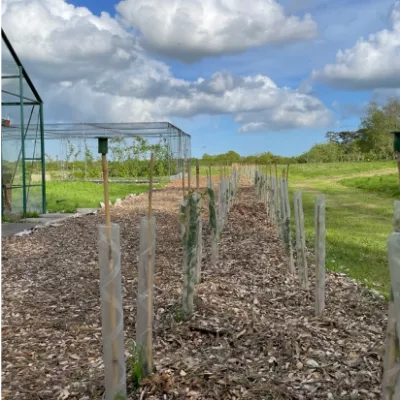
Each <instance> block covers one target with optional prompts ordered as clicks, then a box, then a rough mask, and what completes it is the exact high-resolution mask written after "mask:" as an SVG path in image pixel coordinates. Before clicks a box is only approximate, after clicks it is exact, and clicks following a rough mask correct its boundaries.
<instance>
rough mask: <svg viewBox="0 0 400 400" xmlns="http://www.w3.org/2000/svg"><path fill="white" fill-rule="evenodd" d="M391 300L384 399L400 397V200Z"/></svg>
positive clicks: (391, 251)
mask: <svg viewBox="0 0 400 400" xmlns="http://www.w3.org/2000/svg"><path fill="white" fill-rule="evenodd" d="M387 246H388V259H389V269H390V281H391V288H390V301H389V315H388V322H387V329H386V348H385V357H384V360H383V382H382V398H383V400H397V399H398V398H399V397H400V362H399V359H398V357H399V354H400V201H395V202H394V232H392V233H391V234H390V235H389V238H388V241H387Z"/></svg>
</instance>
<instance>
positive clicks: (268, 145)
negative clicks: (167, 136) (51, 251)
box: [2, 0, 400, 156]
mask: <svg viewBox="0 0 400 400" xmlns="http://www.w3.org/2000/svg"><path fill="white" fill-rule="evenodd" d="M38 1H39V0H23V1H22V3H20V4H19V7H20V8H19V9H18V8H17V6H16V5H15V4H13V1H12V0H5V1H4V2H3V3H5V4H6V5H7V7H5V9H4V10H2V14H3V20H4V14H5V13H9V15H10V16H13V18H17V17H21V16H25V15H29V16H30V17H31V20H32V19H33V21H34V19H35V18H37V19H38V21H37V23H35V22H33V23H31V24H30V25H31V26H30V30H31V33H32V32H33V34H36V35H38V36H40V38H41V40H42V41H43V42H42V44H41V46H40V47H39V48H38V49H37V50H36V54H34V51H35V49H33V48H30V47H29V46H27V45H24V44H23V43H24V42H23V39H24V36H23V35H24V33H23V32H22V28H21V32H19V31H18V29H17V30H15V28H14V29H13V31H12V38H11V39H12V41H13V43H14V47H15V48H16V49H17V51H18V52H19V54H20V56H21V58H22V59H23V60H26V64H27V68H28V71H29V72H30V74H31V78H32V79H33V80H34V81H37V82H38V85H39V87H40V88H41V89H42V90H41V93H43V97H44V101H45V104H46V107H47V109H46V108H45V115H46V117H47V119H48V120H49V119H50V120H52V121H53V120H54V121H56V120H57V121H60V120H63V121H66V120H68V119H69V120H71V119H72V120H74V121H76V122H84V121H85V120H94V119H95V120H98V121H105V120H113V121H128V120H136V119H138V118H139V119H143V120H146V118H147V119H168V120H170V121H172V122H173V123H175V124H176V125H178V126H179V127H181V128H182V129H183V130H185V131H186V132H188V133H190V134H191V135H192V147H193V149H192V154H193V155H194V156H201V155H202V153H204V152H206V153H208V154H216V153H220V152H225V151H228V150H235V151H237V152H239V153H240V154H242V155H247V154H254V153H260V152H264V151H272V152H273V153H276V154H281V155H288V156H290V155H296V154H300V153H302V152H304V151H307V150H308V149H309V148H310V147H311V146H312V145H313V144H315V143H321V142H323V141H324V140H325V139H324V135H325V133H326V132H327V131H328V130H341V129H343V130H344V129H356V128H357V127H358V126H359V123H360V117H361V116H362V115H363V112H364V110H365V106H366V104H367V103H368V102H369V101H370V100H371V99H372V98H376V97H377V96H379V98H380V99H381V100H382V99H383V100H384V99H385V98H386V97H387V96H389V95H393V94H395V95H398V93H399V91H398V90H399V87H400V85H399V82H398V79H397V78H396V76H395V75H396V74H395V71H394V70H396V68H397V70H400V64H399V57H398V56H396V54H397V53H400V51H399V50H400V49H399V42H400V40H397V39H398V37H399V35H400V28H398V25H400V22H398V25H396V21H397V20H399V21H400V18H399V15H400V12H399V13H396V12H395V11H393V10H396V7H398V9H399V10H400V5H399V4H397V3H396V2H394V1H393V0H390V1H389V0H380V1H376V0H336V1H329V0H298V1H294V0H280V1H279V0H276V1H275V3H276V7H275V5H274V7H275V8H272V7H271V8H265V7H264V6H265V4H266V3H267V1H263V0H254V3H251V6H250V5H249V6H248V7H249V10H247V9H246V10H244V11H243V10H242V11H241V12H240V13H239V12H237V9H239V8H240V7H241V4H240V3H241V2H240V1H238V0H225V1H224V2H222V3H224V4H225V8H218V6H217V5H216V4H217V2H216V1H214V0H204V2H198V1H197V0H186V2H184V5H185V6H186V8H181V11H179V12H180V13H181V15H183V13H184V12H185V13H187V14H185V15H186V16H187V17H185V18H182V19H179V17H180V15H179V12H176V13H175V15H174V14H173V12H172V11H171V10H172V9H177V8H179V7H182V2H181V1H180V0H155V1H153V2H150V4H151V3H153V4H154V3H157V4H158V5H159V7H158V8H157V4H156V7H155V8H153V9H151V8H149V10H150V11H147V12H143V9H144V8H145V6H147V5H148V4H149V1H148V0H123V1H121V3H120V4H119V3H118V2H113V1H104V0H71V1H69V2H63V1H62V0H43V2H42V3H41V4H40V5H39V4H38ZM160 1H164V3H160ZM242 3H244V2H242ZM247 3H248V2H246V4H247ZM275 3H274V4H275ZM8 4H9V6H8ZM192 4H193V6H192ZM249 4H250V3H249ZM66 5H67V6H66ZM161 5H162V6H163V7H164V6H165V7H167V6H168V7H169V8H168V7H167V8H165V9H164V10H160V8H161ZM166 5H167V6H166ZM139 6H142V8H141V9H139V8H138V7H139ZM178 6H179V7H178ZM279 6H282V7H281V8H279ZM24 7H25V8H24ZM46 7H47V8H46ZM65 7H67V8H65ZM76 7H85V8H86V9H87V10H86V11H85V12H81V11H79V9H78V8H76ZM196 7H197V8H196ZM199 7H200V8H199ZM202 7H203V8H204V16H203V17H199V15H201V11H202V10H203V8H202ZM277 7H278V8H277ZM3 8H4V6H3ZM216 10H217V11H216ZM225 10H226V13H227V15H228V14H229V13H231V14H230V15H231V16H232V15H233V16H234V17H235V18H237V24H236V22H235V24H236V25H235V24H234V23H231V22H230V21H231V19H229V18H228V17H227V18H226V19H224V18H225V15H223V14H224V12H225ZM102 12H106V13H108V14H109V16H107V17H104V15H103V16H102V17H101V13H102ZM158 12H159V15H156V14H157V13H158ZM214 12H217V13H220V14H219V15H217V17H216V19H215V20H214V22H212V20H210V21H211V22H210V21H209V20H208V18H209V17H208V16H209V15H212V14H213V13H214ZM41 13H43V14H42V16H41ZM152 13H153V14H152ZM247 13H248V14H247ZM259 13H265V14H263V16H262V18H261V17H260V18H259V19H258V18H257V15H258V14H259ZM244 14H246V15H245V17H243V15H244ZM305 14H310V18H311V19H310V20H307V19H306V17H305ZM271 15H276V18H277V19H279V18H280V19H279V21H278V22H276V21H274V18H275V17H274V16H271ZM293 16H297V17H298V18H299V20H298V21H300V22H293V21H294V20H289V18H291V17H293ZM164 17H165V18H164ZM44 18H45V23H44V24H42V25H41V24H40V21H42V20H43V19H44ZM60 18H62V19H64V21H66V22H67V25H66V26H68V28H63V29H64V30H65V31H63V30H62V29H61V30H60V28H59V29H58V30H57V29H56V24H58V23H60ZM156 18H158V19H156ZM174 18H175V19H174ZM202 18H203V19H202ZM210 18H211V17H210ZM241 18H245V19H243V20H241ZM397 18H398V19H397ZM10 19H11V22H8V21H9V20H10ZM311 20H312V23H311V22H310V21H311ZM12 21H13V19H12V18H8V19H7V22H6V27H5V30H6V32H8V30H7V28H10V29H11V26H10V27H9V26H7V23H8V24H10V25H11V23H12ZM46 21H47V25H48V26H49V28H48V31H46V29H47V28H46V27H43V25H46ZM174 21H175V24H178V23H177V22H176V21H180V23H181V24H182V28H181V27H179V29H178V28H177V29H172V28H171V26H172V25H168V24H173V23H174ZM187 21H188V22H187ZM215 21H221V26H222V27H224V25H223V24H226V31H224V30H222V32H219V31H215V29H216V28H215V26H213V25H215ZM248 21H250V22H251V24H250V23H249V26H248V28H247V30H246V31H245V30H243V32H241V27H244V26H245V24H247V22H248ZM263 21H265V22H263ZM288 21H289V22H288ZM53 22H54V26H55V28H54V29H53V30H52V28H51V27H52V24H53ZM100 22H101V24H102V28H101V29H100V30H101V32H100V30H99V24H100ZM186 22H187V24H186ZM190 23H191V24H192V25H190ZM264 23H265V26H262V25H263V24H264ZM104 24H105V25H106V28H104V26H103V25H104ZM284 24H287V25H285V26H286V27H285V28H282V32H280V29H281V25H282V26H283V25H284ZM296 24H297V25H296ZM21 25H22V24H21ZM200 25H201V26H202V27H201V29H202V30H203V31H201V29H200V28H199V29H198V32H197V31H196V29H197V27H198V26H200ZM60 26H61V25H60ZM63 26H64V25H63ZM260 26H261V28H260ZM257 27H258V28H257ZM253 28H254V29H255V30H254V35H253V33H252V31H251V29H253ZM35 29H36V31H35ZM207 29H208V31H207ZM243 29H244V28H243ZM257 29H258V30H257ZM385 29H387V30H388V31H389V33H390V35H389V37H386V36H381V39H379V40H377V41H376V42H374V39H373V38H370V37H369V35H371V34H381V35H383V33H384V30H385ZM266 30H268V32H269V33H268V34H265V33H262V34H261V33H260V32H264V31H266ZM290 30H292V31H293V32H291V33H290V34H289V33H288V32H289V31H290ZM194 31H196V32H194ZM104 32H107V34H108V33H110V35H109V36H105V33H104ZM204 32H205V33H204ZM226 32H227V34H226ZM382 32H383V33H382ZM63 33H64V34H65V38H63V37H61V35H62V34H63ZM192 33H193V41H191V40H192V39H191V36H190V35H191V34H192ZM275 33H276V35H275ZM196 34H197V36H196ZM257 34H259V35H260V38H259V39H257V40H258V41H257V40H255V39H254V37H255V35H257ZM9 35H10V34H9ZM74 35H76V36H74ZM218 35H220V36H218ZM235 35H237V37H236V38H235V39H232V40H230V39H229V37H233V36H235ZM274 35H275V36H276V37H274ZM279 36H280V38H279ZM283 36H284V38H282V37H283ZM88 37H90V38H91V39H90V40H89V39H87V43H86V41H85V40H86V39H85V38H88ZM204 37H205V38H206V39H204ZM68 38H70V41H69V42H67V40H68ZM214 39H215V45H214V43H212V42H213V40H214ZM60 40H61V41H60ZM63 40H65V42H63ZM242 40H243V43H244V44H243V46H242V45H241V44H240V42H241V41H242ZM359 40H363V41H364V42H363V43H364V44H363V46H361V45H360V46H359V47H357V46H358V45H357V41H359ZM49 43H50V44H49ZM52 43H54V48H52V47H51V46H52ZM58 43H63V44H59V45H58ZM71 43H74V45H72V44H71ZM238 43H239V44H238ZM247 43H248V44H247ZM56 44H57V45H56ZM79 46H81V47H82V49H80V48H78V47H79ZM85 46H89V47H85ZM96 46H98V49H97V48H96ZM368 46H369V47H368ZM60 47H62V48H63V49H64V51H63V52H62V53H61V52H60ZM365 48H367V50H365ZM49 49H50V50H49ZM87 49H89V50H87ZM94 49H95V50H96V51H94ZM133 49H134V50H133ZM346 49H347V53H348V54H347V53H346V54H347V55H345V57H344V58H342V59H340V60H339V59H338V58H337V57H336V55H337V53H338V51H339V50H342V51H345V50H346ZM363 49H364V50H363ZM368 49H370V50H368ZM117 50H118V51H117ZM131 51H132V53H131ZM41 52H43V54H41ZM57 52H60V54H58V53H57ZM37 53H39V54H37ZM374 54H375V56H374V57H373V56H372V55H374ZM376 54H377V55H378V56H376ZM370 55H371V56H370ZM63 57H64V58H65V60H64V61H63V62H61V61H60V60H62V58H63ZM90 57H92V58H90ZM101 57H103V58H101ZM357 57H358V58H357ZM128 58H129V61H127V60H128ZM92 60H93V61H92ZM103 60H104V61H103ZM360 60H361V61H360ZM379 62H384V63H386V64H389V65H391V67H390V68H379V66H377V64H379ZM64 64H65V70H63V65H64ZM69 64H70V65H69ZM329 65H331V66H330V67H329ZM67 67H68V68H67ZM101 67H103V68H101ZM91 68H92V69H91ZM55 71H57V72H55ZM71 71H76V72H74V73H72V72H71ZM113 71H115V74H114V75H113V77H112V78H110V77H111V75H112V72H113ZM313 71H314V73H313ZM85 74H86V75H85ZM397 75H398V74H397ZM257 76H262V78H257ZM131 78H132V82H131V81H130V80H131ZM199 78H203V79H204V80H205V81H204V83H202V82H199ZM127 81H130V83H129V85H128V84H127ZM232 82H233V83H232ZM271 82H272V83H271ZM221 85H222V86H221ZM229 85H231V86H229ZM232 85H233V86H232ZM257 85H260V88H261V89H260V90H259V91H257V89H255V86H257ZM128 86H129V88H128ZM221 87H222V88H223V89H221ZM216 88H218V89H216ZM220 90H222V91H220ZM139 92H140V93H141V94H138V93H139ZM83 99H85V100H83ZM229 99H232V104H230V103H229ZM77 104H79V107H78V106H77ZM47 105H48V106H47ZM213 105H215V109H214V108H213ZM299 110H301V111H299Z"/></svg>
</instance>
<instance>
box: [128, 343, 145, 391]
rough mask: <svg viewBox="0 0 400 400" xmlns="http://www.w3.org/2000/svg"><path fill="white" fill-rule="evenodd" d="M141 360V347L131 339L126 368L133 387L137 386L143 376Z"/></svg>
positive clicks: (142, 356) (142, 359) (142, 358)
mask: <svg viewBox="0 0 400 400" xmlns="http://www.w3.org/2000/svg"><path fill="white" fill-rule="evenodd" d="M143 361H144V354H143V348H139V346H138V345H137V344H136V342H134V341H132V342H131V343H130V346H129V358H128V368H129V374H130V378H131V380H132V384H133V386H134V388H135V389H137V388H138V387H139V385H140V381H141V380H142V378H143V377H144V369H143Z"/></svg>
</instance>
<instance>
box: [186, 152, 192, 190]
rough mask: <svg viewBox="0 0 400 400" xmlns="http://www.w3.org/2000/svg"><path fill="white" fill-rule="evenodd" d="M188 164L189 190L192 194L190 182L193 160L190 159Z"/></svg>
mask: <svg viewBox="0 0 400 400" xmlns="http://www.w3.org/2000/svg"><path fill="white" fill-rule="evenodd" d="M187 163H188V164H187V170H188V190H189V192H190V189H191V182H190V180H191V175H192V174H191V169H192V168H191V167H192V162H191V160H190V159H189V160H188V162H187Z"/></svg>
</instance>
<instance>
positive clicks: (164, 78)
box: [2, 0, 331, 132]
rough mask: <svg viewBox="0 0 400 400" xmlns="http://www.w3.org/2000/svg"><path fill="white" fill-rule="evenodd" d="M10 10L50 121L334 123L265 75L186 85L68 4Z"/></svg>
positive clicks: (309, 99)
mask: <svg viewBox="0 0 400 400" xmlns="http://www.w3.org/2000/svg"><path fill="white" fill-rule="evenodd" d="M2 12H3V27H4V29H5V31H6V33H7V34H8V35H9V39H10V40H11V42H12V44H13V45H14V47H15V49H16V51H17V52H18V54H19V56H20V58H21V59H22V61H23V62H24V63H25V65H26V67H27V70H28V72H29V73H30V75H31V78H32V80H33V81H34V82H35V84H36V85H37V86H38V89H39V92H40V94H41V96H42V98H43V99H44V102H45V117H46V119H47V120H48V121H49V120H53V121H54V120H64V121H80V122H83V121H110V122H117V121H120V122H121V121H126V122H129V121H151V120H166V119H171V118H173V117H182V118H190V117H193V116H196V115H200V114H203V115H222V114H224V115H231V116H232V117H233V118H234V119H235V121H236V122H237V123H238V124H239V125H240V127H241V128H240V130H241V131H243V132H249V131H255V130H258V131H260V130H261V131H267V130H275V131H277V130H282V129H292V128H293V129H296V128H314V127H320V126H326V125H328V124H329V123H330V120H331V113H330V111H329V110H327V109H326V108H325V107H324V105H323V104H322V103H321V102H320V101H319V100H318V99H317V98H316V97H314V96H313V95H312V94H310V93H309V90H308V88H306V90H305V88H304V87H301V88H299V89H298V90H292V89H289V88H279V87H278V86H277V85H276V84H275V83H274V82H273V81H272V80H271V79H270V78H268V77H266V76H263V75H256V76H247V77H238V76H234V75H232V74H230V73H222V72H217V73H215V74H214V75H213V76H212V77H211V78H209V79H204V78H198V79H197V80H196V81H187V80H183V79H178V78H176V77H174V76H173V75H172V74H171V71H170V69H169V67H168V65H166V64H165V63H162V62H159V61H156V60H153V59H151V58H149V56H148V55H147V54H146V53H145V52H144V51H143V49H142V48H141V47H140V46H139V45H138V44H137V42H136V39H135V36H134V34H133V33H129V32H128V31H125V30H124V29H123V27H122V25H121V24H120V23H119V22H118V21H117V20H115V19H113V18H111V17H110V16H109V15H108V14H105V13H103V14H102V15H101V16H100V17H96V16H94V15H93V14H92V13H91V12H90V11H89V10H87V9H86V8H79V7H74V6H72V5H70V4H68V3H66V2H64V1H62V0H6V1H4V2H3V10H2ZM17 21H20V24H16V22H17ZM28 22H29V23H28ZM26 24H27V25H29V29H25V25H26ZM17 26H19V27H21V28H20V29H16V27H17Z"/></svg>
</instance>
